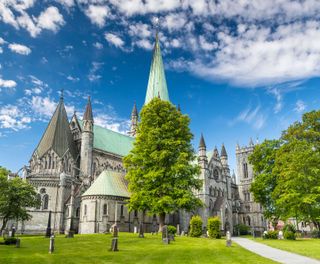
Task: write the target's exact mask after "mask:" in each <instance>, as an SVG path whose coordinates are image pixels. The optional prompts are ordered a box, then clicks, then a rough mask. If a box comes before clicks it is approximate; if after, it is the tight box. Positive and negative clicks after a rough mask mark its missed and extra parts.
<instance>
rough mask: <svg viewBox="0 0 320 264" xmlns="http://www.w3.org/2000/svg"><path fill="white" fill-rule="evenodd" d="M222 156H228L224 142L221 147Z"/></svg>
mask: <svg viewBox="0 0 320 264" xmlns="http://www.w3.org/2000/svg"><path fill="white" fill-rule="evenodd" d="M221 157H228V154H227V151H226V148H225V146H224V144H222V147H221Z"/></svg>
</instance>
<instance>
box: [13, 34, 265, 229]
mask: <svg viewBox="0 0 320 264" xmlns="http://www.w3.org/2000/svg"><path fill="white" fill-rule="evenodd" d="M154 97H160V98H161V99H162V100H166V101H170V99H169V93H168V88H167V84H166V78H165V72H164V67H163V62H162V56H161V51H160V43H159V39H158V37H156V40H155V45H154V50H153V57H152V62H151V68H150V74H149V81H148V87H147V92H146V97H145V104H148V102H149V101H151V100H152V99H153V98H154ZM93 113H94V109H92V105H91V101H90V98H88V102H87V105H86V108H85V112H84V115H83V117H82V118H79V117H78V116H77V115H76V114H74V115H73V116H72V117H71V120H69V119H68V117H67V113H66V109H65V105H64V98H63V95H61V97H60V101H59V104H58V106H57V108H56V110H55V112H54V113H53V116H52V118H51V120H50V121H49V123H48V125H47V128H46V130H45V131H44V133H43V136H42V138H41V140H40V142H39V143H38V145H37V146H36V148H35V150H34V152H33V154H32V156H31V159H30V163H29V166H28V167H26V169H25V172H24V177H25V178H26V180H27V181H28V182H29V183H30V184H32V185H33V186H34V187H35V188H36V190H37V193H38V194H37V195H38V199H39V200H40V201H41V205H40V206H39V207H38V208H29V212H30V214H31V215H32V219H31V220H29V221H25V222H22V223H18V226H17V228H18V229H19V230H20V231H21V232H23V233H43V232H45V230H46V228H47V226H48V222H49V223H50V226H51V228H52V231H53V232H57V233H68V232H70V231H73V232H76V233H80V234H91V233H104V232H108V231H109V229H110V227H111V226H112V225H114V224H117V225H118V227H119V229H120V231H127V232H137V230H138V228H139V226H140V224H143V226H144V228H145V231H146V232H151V231H155V230H156V229H157V226H158V218H157V215H148V214H145V213H144V212H139V211H133V212H129V211H128V208H127V207H126V201H127V200H128V199H129V198H130V193H129V191H128V186H127V185H128V184H127V181H126V179H125V174H126V171H125V169H124V167H123V164H122V158H123V157H124V156H126V155H127V154H128V153H129V152H130V150H131V149H132V147H133V142H134V140H135V134H136V128H137V125H138V120H139V113H138V110H137V108H136V105H135V104H134V106H133V110H132V113H131V127H130V132H129V133H128V135H124V134H121V133H118V132H115V131H112V130H110V129H107V128H104V127H101V126H98V125H95V123H94V114H93ZM253 148H254V144H253V142H252V141H251V142H250V143H249V145H248V146H246V147H240V146H237V147H236V158H237V175H238V182H237V181H236V176H235V173H232V174H231V172H230V168H229V164H228V154H227V151H226V148H225V146H224V145H222V146H221V149H220V151H219V150H218V149H217V148H214V149H213V150H208V149H207V146H206V143H205V138H204V136H203V135H201V139H200V142H199V146H198V153H197V160H195V161H194V162H196V163H198V164H199V166H200V167H201V173H200V175H198V177H199V178H200V179H202V180H203V185H202V188H201V190H199V191H197V192H196V193H195V195H196V196H198V197H199V198H200V199H201V200H202V201H203V203H204V207H202V208H198V209H197V210H195V211H193V212H186V211H184V210H177V211H176V212H172V214H170V215H167V218H166V223H167V224H172V225H175V226H179V230H180V231H185V232H187V231H188V228H189V221H190V219H191V217H192V215H195V214H197V215H200V216H201V217H202V219H203V223H204V229H205V225H206V223H207V219H208V217H211V216H219V217H220V219H221V221H222V226H221V229H222V231H226V230H230V231H231V232H233V233H235V227H236V225H238V224H245V225H247V226H249V227H250V228H251V229H252V230H257V231H263V230H265V229H266V220H265V219H264V218H263V208H261V206H260V205H259V204H257V203H255V202H254V201H253V197H252V196H251V195H250V191H249V188H250V184H251V182H252V180H253V171H252V167H251V166H250V164H249V163H248V156H249V155H250V153H252V151H253Z"/></svg>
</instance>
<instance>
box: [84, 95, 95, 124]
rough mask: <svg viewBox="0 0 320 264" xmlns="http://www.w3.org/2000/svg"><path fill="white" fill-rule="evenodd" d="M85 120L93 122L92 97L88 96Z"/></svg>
mask: <svg viewBox="0 0 320 264" xmlns="http://www.w3.org/2000/svg"><path fill="white" fill-rule="evenodd" d="M83 120H89V121H93V115H92V106H91V100H90V96H88V102H87V106H86V111H85V112H84V115H83Z"/></svg>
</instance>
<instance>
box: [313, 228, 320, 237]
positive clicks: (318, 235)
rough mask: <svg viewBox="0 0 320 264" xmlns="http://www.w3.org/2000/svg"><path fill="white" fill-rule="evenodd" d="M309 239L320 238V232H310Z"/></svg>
mask: <svg viewBox="0 0 320 264" xmlns="http://www.w3.org/2000/svg"><path fill="white" fill-rule="evenodd" d="M311 237H313V238H320V230H316V229H315V230H312V232H311Z"/></svg>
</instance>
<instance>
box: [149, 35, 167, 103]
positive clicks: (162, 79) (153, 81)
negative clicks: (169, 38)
mask: <svg viewBox="0 0 320 264" xmlns="http://www.w3.org/2000/svg"><path fill="white" fill-rule="evenodd" d="M159 95H160V96H161V99H162V100H165V101H169V93H168V88H167V82H166V76H165V73H164V67H163V62H162V56H161V50H160V43H159V36H158V31H157V32H156V41H155V44H154V49H153V56H152V62H151V68H150V74H149V81H148V88H147V94H146V99H145V104H147V103H149V102H150V101H151V100H152V99H153V98H155V97H157V96H159Z"/></svg>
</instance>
